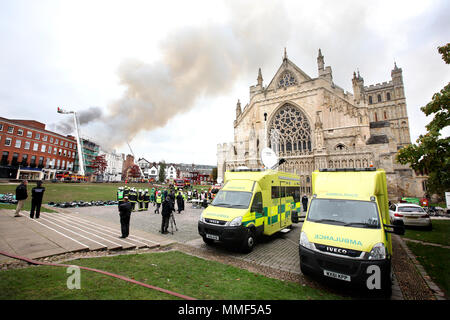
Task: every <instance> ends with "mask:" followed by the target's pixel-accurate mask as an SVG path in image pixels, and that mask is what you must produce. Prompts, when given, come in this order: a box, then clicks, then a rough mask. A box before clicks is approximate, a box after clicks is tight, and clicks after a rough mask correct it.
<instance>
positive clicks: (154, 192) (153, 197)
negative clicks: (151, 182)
mask: <svg viewBox="0 0 450 320" xmlns="http://www.w3.org/2000/svg"><path fill="white" fill-rule="evenodd" d="M150 202H151V203H153V205H155V202H156V190H155V188H154V187H153V188H152V192H151V193H150Z"/></svg>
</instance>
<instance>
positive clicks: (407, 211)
mask: <svg viewBox="0 0 450 320" xmlns="http://www.w3.org/2000/svg"><path fill="white" fill-rule="evenodd" d="M389 216H390V218H391V223H393V222H394V221H395V220H403V223H404V225H405V226H417V227H426V228H427V229H429V230H431V228H432V226H431V219H430V215H429V214H428V213H426V212H425V210H423V208H422V207H421V206H418V205H417V204H412V203H395V204H391V206H390V207H389Z"/></svg>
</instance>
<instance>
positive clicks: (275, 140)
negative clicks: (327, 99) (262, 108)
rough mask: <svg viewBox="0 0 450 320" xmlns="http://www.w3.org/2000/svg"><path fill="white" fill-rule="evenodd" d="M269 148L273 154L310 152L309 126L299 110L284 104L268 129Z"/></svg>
mask: <svg viewBox="0 0 450 320" xmlns="http://www.w3.org/2000/svg"><path fill="white" fill-rule="evenodd" d="M268 128H269V129H268V130H269V132H268V136H269V143H270V147H271V148H272V149H273V150H274V151H275V152H277V151H278V152H288V151H290V152H297V151H299V152H311V151H312V143H311V126H310V124H309V121H308V119H307V118H306V115H305V114H304V113H303V111H301V110H300V109H299V108H297V107H294V106H293V105H290V104H285V105H284V106H283V107H281V108H280V109H279V110H278V111H277V113H276V114H275V115H274V116H273V117H272V120H271V122H270V125H269V127H268Z"/></svg>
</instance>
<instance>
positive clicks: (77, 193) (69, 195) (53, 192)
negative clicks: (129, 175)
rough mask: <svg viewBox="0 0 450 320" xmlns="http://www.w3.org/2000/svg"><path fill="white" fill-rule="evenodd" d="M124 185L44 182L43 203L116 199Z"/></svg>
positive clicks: (10, 188) (4, 188) (11, 188)
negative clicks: (120, 187)
mask: <svg viewBox="0 0 450 320" xmlns="http://www.w3.org/2000/svg"><path fill="white" fill-rule="evenodd" d="M17 186H18V184H10V185H7V184H2V185H0V194H2V193H12V194H15V193H16V187H17ZM35 186H36V185H35V183H28V200H29V201H31V199H30V198H31V189H32V188H33V187H35ZM119 186H124V184H119V183H52V182H46V183H44V187H45V193H44V201H43V203H48V202H50V201H52V202H68V201H77V200H83V201H92V200H94V201H97V200H116V197H117V188H118V187H119ZM127 186H129V187H130V188H131V187H135V188H137V189H144V188H146V189H149V190H151V188H152V185H151V184H148V183H135V184H133V183H131V184H127ZM196 188H198V189H200V188H203V189H204V188H209V186H208V187H207V186H196ZM27 202H28V201H27Z"/></svg>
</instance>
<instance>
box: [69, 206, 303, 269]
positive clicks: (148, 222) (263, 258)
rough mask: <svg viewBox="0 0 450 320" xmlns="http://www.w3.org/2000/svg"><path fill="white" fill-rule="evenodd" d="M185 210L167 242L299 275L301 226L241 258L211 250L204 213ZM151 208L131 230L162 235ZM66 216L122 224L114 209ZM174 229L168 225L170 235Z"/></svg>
mask: <svg viewBox="0 0 450 320" xmlns="http://www.w3.org/2000/svg"><path fill="white" fill-rule="evenodd" d="M185 207H186V210H185V211H182V213H181V214H178V213H174V214H173V215H174V218H175V223H176V228H178V231H176V229H175V225H174V228H173V230H174V232H173V234H171V233H169V234H167V235H163V236H164V237H167V238H168V239H171V240H175V241H177V242H180V243H183V244H186V245H190V246H193V247H196V248H199V249H203V250H207V251H211V250H212V251H214V250H219V251H220V252H223V253H228V254H229V255H231V256H233V257H236V258H240V259H243V260H245V261H249V262H256V263H258V264H261V265H263V266H270V267H273V268H278V269H280V270H284V271H288V272H292V273H297V274H299V273H300V262H299V259H298V239H299V237H300V229H301V223H298V224H294V225H293V228H292V230H291V231H290V232H289V233H286V234H276V235H274V236H272V237H263V238H262V239H260V241H259V242H258V244H257V246H256V247H255V248H254V250H253V251H252V252H251V253H249V254H242V253H240V252H238V251H237V250H233V248H229V247H226V246H224V245H222V244H220V243H216V244H214V245H212V246H209V245H206V244H205V243H204V242H203V240H202V238H201V237H200V235H199V234H198V229H197V223H198V218H199V216H200V213H201V212H202V209H194V208H192V205H191V204H189V203H188V204H186V206H185ZM154 208H155V207H153V206H152V205H150V207H149V211H137V212H133V213H132V215H131V221H130V228H131V229H138V230H142V231H145V232H149V233H157V234H160V233H159V230H160V228H161V215H160V214H154ZM64 211H66V212H71V213H74V212H78V213H80V214H82V215H86V216H92V217H94V218H98V219H102V220H107V221H111V222H116V223H117V224H120V221H119V214H118V211H117V208H116V207H115V206H105V207H84V208H70V209H64ZM170 231H171V227H170V225H169V232H170Z"/></svg>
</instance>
